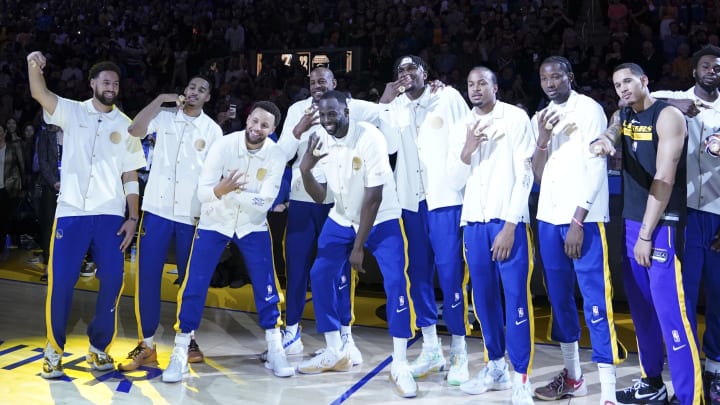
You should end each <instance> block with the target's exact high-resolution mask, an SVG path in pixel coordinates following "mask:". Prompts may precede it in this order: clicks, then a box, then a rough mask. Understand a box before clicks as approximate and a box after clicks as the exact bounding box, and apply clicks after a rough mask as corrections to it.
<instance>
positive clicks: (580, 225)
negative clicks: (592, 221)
mask: <svg viewBox="0 0 720 405" xmlns="http://www.w3.org/2000/svg"><path fill="white" fill-rule="evenodd" d="M572 221H573V222H575V223H576V224H577V225H578V226H579V227H580V228H584V226H583V223H582V222H580V221H578V220H577V219H576V218H575V217H572Z"/></svg>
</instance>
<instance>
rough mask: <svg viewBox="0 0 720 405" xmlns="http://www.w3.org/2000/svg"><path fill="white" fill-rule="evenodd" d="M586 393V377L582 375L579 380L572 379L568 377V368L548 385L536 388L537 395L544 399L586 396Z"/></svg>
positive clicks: (553, 399)
mask: <svg viewBox="0 0 720 405" xmlns="http://www.w3.org/2000/svg"><path fill="white" fill-rule="evenodd" d="M585 395H587V385H585V379H584V378H582V377H580V378H579V379H577V380H573V379H571V378H570V377H568V374H567V369H566V368H564V369H563V371H561V372H560V374H558V375H557V376H556V377H555V378H554V379H553V380H552V381H550V383H549V384H548V385H546V386H544V387H540V388H536V389H535V397H536V398H537V399H542V400H544V401H556V400H558V399H562V398H567V397H584V396H585Z"/></svg>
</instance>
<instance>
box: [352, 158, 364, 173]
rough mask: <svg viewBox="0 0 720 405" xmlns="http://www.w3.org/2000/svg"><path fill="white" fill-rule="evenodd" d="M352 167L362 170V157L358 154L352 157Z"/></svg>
mask: <svg viewBox="0 0 720 405" xmlns="http://www.w3.org/2000/svg"><path fill="white" fill-rule="evenodd" d="M352 168H353V170H355V171H358V170H360V168H362V159H360V158H359V157H357V156H355V157H353V159H352Z"/></svg>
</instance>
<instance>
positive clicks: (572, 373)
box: [560, 342, 582, 380]
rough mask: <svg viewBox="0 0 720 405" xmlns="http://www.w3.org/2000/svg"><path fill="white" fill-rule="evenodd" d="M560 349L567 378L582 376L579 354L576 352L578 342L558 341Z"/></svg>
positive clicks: (576, 378) (577, 378) (573, 378)
mask: <svg viewBox="0 0 720 405" xmlns="http://www.w3.org/2000/svg"><path fill="white" fill-rule="evenodd" d="M560 351H562V355H563V363H564V364H565V369H567V375H568V378H570V379H571V380H579V379H580V377H582V370H581V369H580V354H579V353H578V343H577V342H572V343H560Z"/></svg>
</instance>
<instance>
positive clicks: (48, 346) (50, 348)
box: [45, 342, 92, 355]
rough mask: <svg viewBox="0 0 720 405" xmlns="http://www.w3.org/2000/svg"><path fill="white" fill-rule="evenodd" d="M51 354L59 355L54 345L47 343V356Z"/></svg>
mask: <svg viewBox="0 0 720 405" xmlns="http://www.w3.org/2000/svg"><path fill="white" fill-rule="evenodd" d="M91 347H92V346H91ZM51 353H57V352H56V351H55V348H54V347H53V345H52V344H50V342H47V346H45V354H46V355H47V354H51ZM58 354H60V355H62V353H58Z"/></svg>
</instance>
